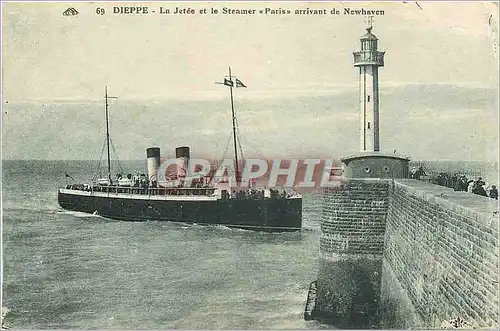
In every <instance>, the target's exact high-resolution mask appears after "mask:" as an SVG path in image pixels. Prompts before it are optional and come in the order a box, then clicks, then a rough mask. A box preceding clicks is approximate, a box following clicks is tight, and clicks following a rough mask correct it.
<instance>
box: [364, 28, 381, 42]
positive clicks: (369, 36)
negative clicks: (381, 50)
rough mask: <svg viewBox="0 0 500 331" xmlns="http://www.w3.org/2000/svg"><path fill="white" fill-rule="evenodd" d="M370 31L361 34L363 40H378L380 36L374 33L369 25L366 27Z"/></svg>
mask: <svg viewBox="0 0 500 331" xmlns="http://www.w3.org/2000/svg"><path fill="white" fill-rule="evenodd" d="M366 31H367V32H368V33H366V34H364V35H363V36H361V40H378V38H377V37H376V36H375V35H374V34H373V33H372V28H371V27H369V28H367V29H366Z"/></svg>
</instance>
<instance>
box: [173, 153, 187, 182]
mask: <svg viewBox="0 0 500 331" xmlns="http://www.w3.org/2000/svg"><path fill="white" fill-rule="evenodd" d="M175 158H176V159H180V160H181V162H180V164H179V166H178V167H177V178H178V179H184V178H186V174H187V168H188V163H189V147H187V146H183V147H177V148H176V149H175Z"/></svg>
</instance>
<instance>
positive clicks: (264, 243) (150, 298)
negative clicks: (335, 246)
mask: <svg viewBox="0 0 500 331" xmlns="http://www.w3.org/2000/svg"><path fill="white" fill-rule="evenodd" d="M94 166H95V164H94V163H93V162H82V161H6V162H4V163H3V192H2V193H3V258H4V284H3V306H6V307H8V308H9V309H10V312H9V314H8V316H7V319H6V323H7V324H8V325H9V326H11V327H15V328H37V329H45V328H66V329H70V328H79V329H88V328H133V329H295V328H298V329H319V328H325V327H326V326H324V325H321V324H319V323H317V322H314V321H307V322H306V321H304V320H303V313H304V306H305V301H306V299H307V292H308V287H309V284H310V282H311V281H313V280H315V278H316V273H317V261H318V247H319V219H318V216H319V206H320V205H319V204H320V201H319V199H315V198H314V196H312V195H308V196H305V197H304V212H303V214H304V217H303V226H304V231H302V232H296V233H274V234H271V233H261V232H254V231H247V230H239V229H229V228H227V227H223V226H201V225H186V224H181V223H171V222H121V221H114V220H110V219H106V218H102V217H100V216H96V215H89V214H85V213H78V212H68V211H64V210H62V209H61V208H60V207H59V206H58V204H57V187H58V186H64V185H65V184H66V179H67V178H66V176H65V173H68V174H70V175H71V176H72V177H74V178H75V179H77V180H79V179H82V180H83V179H84V178H86V177H89V175H91V174H90V173H89V169H92V167H94Z"/></svg>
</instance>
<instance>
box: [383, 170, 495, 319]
mask: <svg viewBox="0 0 500 331" xmlns="http://www.w3.org/2000/svg"><path fill="white" fill-rule="evenodd" d="M498 220H499V218H498V204H497V201H495V200H491V199H488V198H485V197H481V196H477V195H473V194H468V193H465V192H454V191H453V190H451V189H448V188H444V187H441V186H437V185H432V184H429V183H425V182H422V181H416V180H396V181H395V182H394V184H393V185H391V190H390V194H389V210H388V216H387V224H386V233H385V249H384V262H383V265H384V266H383V272H382V275H383V276H382V278H383V279H382V287H381V307H380V308H381V316H382V321H383V326H385V327H396V328H406V327H409V326H413V327H415V326H421V327H425V328H433V327H438V328H439V327H440V326H441V324H442V322H443V321H447V320H450V319H454V318H457V317H461V318H463V319H464V320H465V321H467V322H468V323H469V324H471V325H472V326H474V327H482V328H485V327H492V328H496V327H498V317H499V315H498V314H499V301H498V293H499V292H498V291H499V283H498V281H499V276H498V275H499V274H500V270H499V256H498V249H499V246H498V245H499V244H498V239H499V238H498V231H499V227H498V225H499V223H498ZM415 324H418V325H415Z"/></svg>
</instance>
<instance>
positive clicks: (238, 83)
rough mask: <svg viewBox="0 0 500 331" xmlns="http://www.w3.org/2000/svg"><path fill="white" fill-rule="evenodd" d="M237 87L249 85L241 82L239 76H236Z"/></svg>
mask: <svg viewBox="0 0 500 331" xmlns="http://www.w3.org/2000/svg"><path fill="white" fill-rule="evenodd" d="M236 87H247V86H246V85H245V84H243V83H242V82H241V80H239V79H238V78H236Z"/></svg>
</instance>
